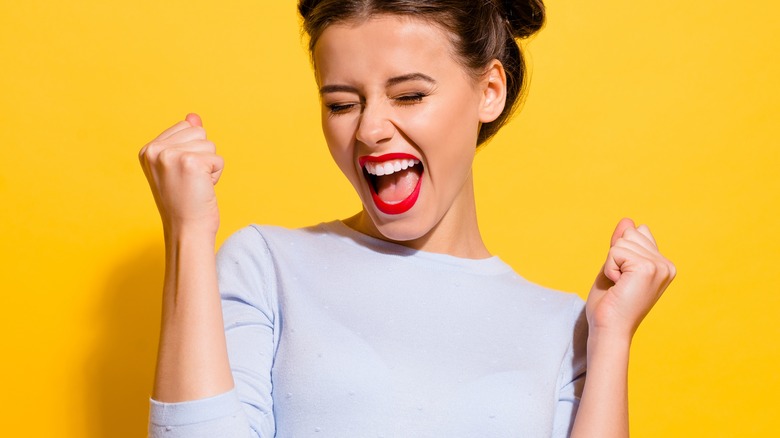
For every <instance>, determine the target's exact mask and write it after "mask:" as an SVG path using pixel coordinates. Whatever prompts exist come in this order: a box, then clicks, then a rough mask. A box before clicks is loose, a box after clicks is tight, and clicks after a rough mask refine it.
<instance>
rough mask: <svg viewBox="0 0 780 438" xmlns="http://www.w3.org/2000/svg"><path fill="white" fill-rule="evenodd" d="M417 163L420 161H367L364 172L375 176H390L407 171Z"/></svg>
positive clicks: (410, 159)
mask: <svg viewBox="0 0 780 438" xmlns="http://www.w3.org/2000/svg"><path fill="white" fill-rule="evenodd" d="M419 162H420V160H415V159H412V158H409V159H400V160H389V161H383V162H381V163H377V162H374V161H369V162H367V163H366V172H368V173H370V174H371V175H376V176H382V175H390V174H391V173H395V172H400V171H401V170H403V169H408V168H410V167H412V166H414V165H415V164H418V163H419Z"/></svg>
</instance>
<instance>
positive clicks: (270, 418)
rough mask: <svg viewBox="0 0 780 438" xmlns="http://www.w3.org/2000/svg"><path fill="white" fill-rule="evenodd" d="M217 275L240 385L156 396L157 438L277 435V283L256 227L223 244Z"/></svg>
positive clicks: (153, 431) (153, 430) (152, 429)
mask: <svg viewBox="0 0 780 438" xmlns="http://www.w3.org/2000/svg"><path fill="white" fill-rule="evenodd" d="M217 274H218V278H219V290H220V295H221V296H222V312H223V318H224V321H225V336H226V339H227V348H228V356H229V360H230V367H231V370H232V373H233V380H234V382H235V388H234V389H233V390H232V391H229V392H227V393H224V394H220V395H218V396H215V397H210V398H207V399H202V400H193V401H187V402H180V403H161V402H158V401H155V400H152V401H151V407H150V420H149V436H150V437H152V438H163V437H164V438H180V437H182V438H183V437H188V438H199V437H203V438H205V437H231V438H233V437H253V438H255V437H259V438H266V437H273V436H274V433H275V424H274V415H273V397H272V386H271V367H272V366H273V357H274V352H275V349H276V344H277V341H278V330H277V327H276V325H277V324H278V322H279V321H278V316H277V305H276V294H275V289H276V284H275V275H274V270H273V263H272V261H271V256H270V253H269V251H268V248H267V246H266V244H265V242H264V240H263V239H262V237H261V235H260V233H259V232H258V231H257V230H256V229H254V228H251V227H248V228H244V229H242V230H240V231H239V232H237V233H236V234H234V235H233V236H231V237H230V238H229V239H228V240H227V241H226V242H225V243H224V244H223V245H222V247H221V248H220V250H219V253H218V255H217Z"/></svg>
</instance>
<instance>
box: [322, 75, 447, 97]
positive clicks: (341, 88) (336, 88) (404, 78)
mask: <svg viewBox="0 0 780 438" xmlns="http://www.w3.org/2000/svg"><path fill="white" fill-rule="evenodd" d="M409 81H424V82H428V83H430V84H431V85H435V84H436V80H435V79H433V78H432V77H430V76H428V75H426V74H423V73H409V74H405V75H401V76H394V77H392V78H390V79H388V80H387V82H386V83H385V86H386V87H392V86H393V85H398V84H400V83H402V82H409ZM339 92H346V93H357V92H358V89H357V88H355V87H353V86H351V85H338V84H334V85H325V86H323V87H320V95H323V94H327V93H339Z"/></svg>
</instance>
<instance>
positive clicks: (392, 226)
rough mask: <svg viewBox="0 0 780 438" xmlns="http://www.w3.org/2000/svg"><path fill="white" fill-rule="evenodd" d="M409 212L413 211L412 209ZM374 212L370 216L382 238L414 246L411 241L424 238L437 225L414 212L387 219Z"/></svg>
mask: <svg viewBox="0 0 780 438" xmlns="http://www.w3.org/2000/svg"><path fill="white" fill-rule="evenodd" d="M409 213H413V212H412V211H410V212H409ZM374 214H376V213H374ZM374 214H369V215H368V216H369V217H370V218H371V222H373V225H374V227H375V228H376V230H377V231H378V232H379V234H381V235H382V238H384V239H385V240H391V241H393V242H397V243H399V244H401V245H404V246H410V247H412V246H411V245H409V243H411V242H413V241H415V240H418V239H421V238H424V237H425V236H427V235H428V234H429V233H430V232H431V230H433V228H434V226H435V224H433V225H429V224H428V222H429V221H428V220H423V219H421V218H419V217H415V216H414V215H413V214H409V215H408V216H406V217H393V218H388V219H385V220H382V219H380V218H376V217H374ZM380 216H381V214H380Z"/></svg>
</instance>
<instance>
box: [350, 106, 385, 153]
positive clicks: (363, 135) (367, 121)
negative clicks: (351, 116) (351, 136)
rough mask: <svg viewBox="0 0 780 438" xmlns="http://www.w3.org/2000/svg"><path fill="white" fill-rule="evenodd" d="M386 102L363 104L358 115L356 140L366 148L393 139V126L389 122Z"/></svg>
mask: <svg viewBox="0 0 780 438" xmlns="http://www.w3.org/2000/svg"><path fill="white" fill-rule="evenodd" d="M388 106H389V105H387V103H386V102H377V103H374V104H365V106H364V107H363V111H362V112H361V114H360V120H359V122H358V128H357V133H356V134H355V135H356V137H357V140H358V141H359V142H361V143H363V144H365V145H367V146H376V145H379V144H382V143H385V142H387V141H389V140H390V139H392V138H393V135H394V134H395V125H394V124H393V122H392V121H391V120H390V113H391V111H392V110H391V108H389V107H388Z"/></svg>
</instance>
